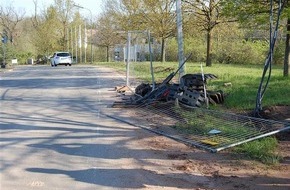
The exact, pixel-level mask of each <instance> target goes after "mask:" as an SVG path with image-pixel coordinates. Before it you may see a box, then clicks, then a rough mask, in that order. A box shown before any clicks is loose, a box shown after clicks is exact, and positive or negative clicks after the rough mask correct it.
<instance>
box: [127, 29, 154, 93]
mask: <svg viewBox="0 0 290 190" xmlns="http://www.w3.org/2000/svg"><path fill="white" fill-rule="evenodd" d="M149 43H151V40H150V35H149V33H148V31H129V33H128V37H127V46H126V48H125V60H126V63H127V77H128V80H127V81H128V84H127V85H128V86H129V87H131V88H133V89H134V88H136V87H137V86H138V85H140V84H141V82H143V81H144V79H145V82H148V83H152V77H151V67H150V55H151V56H152V54H150V52H151V48H150V47H151V46H149V45H151V44H149ZM141 78H142V81H141Z"/></svg>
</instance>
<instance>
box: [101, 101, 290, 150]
mask: <svg viewBox="0 0 290 190" xmlns="http://www.w3.org/2000/svg"><path fill="white" fill-rule="evenodd" d="M114 107H119V109H118V108H115V109H114V110H115V111H112V110H111V111H110V113H108V114H106V115H109V116H110V117H112V118H115V119H118V120H121V121H123V122H126V123H128V124H131V125H134V126H137V127H141V128H144V129H147V130H150V131H152V132H155V133H157V134H160V135H164V136H167V137H169V138H171V139H175V140H177V141H181V142H183V143H185V144H188V145H191V146H195V147H198V148H201V149H205V150H208V151H210V152H218V151H221V150H224V149H227V148H230V147H234V146H237V145H240V144H243V143H246V142H250V141H253V140H257V139H261V138H264V137H267V136H270V135H274V134H276V133H279V132H282V131H286V130H290V123H288V122H281V121H274V120H266V119H261V118H254V117H248V116H243V115H237V114H232V113H225V112H221V111H217V110H209V109H203V108H192V107H188V106H184V105H182V104H180V103H178V102H174V101H171V102H158V101H156V102H151V103H150V104H142V105H129V104H128V105H126V104H122V105H115V106H114ZM125 108H126V109H125Z"/></svg>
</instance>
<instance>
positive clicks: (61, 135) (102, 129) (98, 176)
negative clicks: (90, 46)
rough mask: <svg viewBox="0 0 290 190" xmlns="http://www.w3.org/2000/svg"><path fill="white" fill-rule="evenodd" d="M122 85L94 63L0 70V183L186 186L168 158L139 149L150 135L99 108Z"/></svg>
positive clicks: (5, 187) (5, 189)
mask: <svg viewBox="0 0 290 190" xmlns="http://www.w3.org/2000/svg"><path fill="white" fill-rule="evenodd" d="M124 83H125V81H124V78H123V76H120V75H118V74H116V73H114V72H112V71H110V70H108V69H103V68H98V67H92V66H72V67H65V66H63V67H62V66H59V67H56V68H52V67H49V66H21V67H17V68H15V69H14V70H13V71H9V72H5V73H4V72H1V73H0V106H1V108H0V127H1V137H0V143H1V144H0V147H1V152H0V154H1V155H0V157H1V160H0V161H1V162H0V166H1V174H0V176H1V178H0V187H1V188H0V189H1V190H14V189H15V190H16V189H17V190H19V189H21V190H26V189H29V190H30V189H45V190H53V189H62V190H68V189H70V190H72V189H81V190H82V189H84V190H89V189H178V188H185V189H191V188H192V184H190V183H188V180H189V181H190V179H188V180H186V179H187V178H189V176H188V175H186V174H182V173H178V174H176V173H175V174H174V173H173V172H170V168H167V167H166V164H165V163H166V162H167V161H168V159H165V158H166V157H163V156H162V155H159V153H158V152H156V151H150V150H148V149H147V148H146V146H144V147H140V146H139V147H138V143H137V144H136V142H137V141H138V140H140V139H141V138H144V136H143V135H144V133H148V134H147V135H149V136H150V135H152V134H149V132H146V131H144V130H142V129H138V128H136V127H134V126H130V125H127V124H125V123H122V122H120V121H116V120H114V119H112V118H110V117H107V116H106V115H104V114H102V112H103V111H104V110H106V109H108V108H107V107H108V105H110V104H112V102H113V100H114V99H115V98H116V92H115V91H114V90H113V89H114V87H115V86H117V85H122V84H124ZM158 167H159V168H158ZM150 168H151V169H150ZM158 172H159V173H158ZM198 181H202V182H207V179H204V178H202V176H198Z"/></svg>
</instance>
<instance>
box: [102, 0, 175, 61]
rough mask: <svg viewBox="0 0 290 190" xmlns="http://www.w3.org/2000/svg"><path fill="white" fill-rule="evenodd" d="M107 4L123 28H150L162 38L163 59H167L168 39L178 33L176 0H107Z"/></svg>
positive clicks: (153, 34)
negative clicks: (166, 46)
mask: <svg viewBox="0 0 290 190" xmlns="http://www.w3.org/2000/svg"><path fill="white" fill-rule="evenodd" d="M107 4H108V6H107V7H108V9H110V11H111V12H112V14H114V15H115V16H116V17H115V19H116V20H118V25H119V27H120V29H121V30H125V31H128V30H150V31H151V33H152V36H153V37H155V38H156V39H160V43H161V61H165V49H166V48H165V45H166V39H168V38H170V37H173V36H175V35H176V14H175V11H174V10H175V1H174V0H120V1H114V0H107ZM117 5H119V6H117Z"/></svg>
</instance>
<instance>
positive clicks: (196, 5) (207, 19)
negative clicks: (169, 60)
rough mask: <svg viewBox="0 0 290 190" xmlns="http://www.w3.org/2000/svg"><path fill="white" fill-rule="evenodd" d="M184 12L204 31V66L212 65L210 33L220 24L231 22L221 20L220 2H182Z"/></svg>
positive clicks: (214, 0) (203, 0) (198, 0)
mask: <svg viewBox="0 0 290 190" xmlns="http://www.w3.org/2000/svg"><path fill="white" fill-rule="evenodd" d="M183 2H184V9H185V10H184V12H185V13H186V14H192V15H194V16H195V20H196V22H195V23H194V24H195V25H196V26H198V27H202V29H203V30H204V31H206V37H207V50H206V66H211V65H212V35H213V34H212V32H213V29H214V27H216V26H217V25H218V24H219V23H222V22H231V20H226V19H223V17H222V7H221V0H196V1H191V0H184V1H183Z"/></svg>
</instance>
